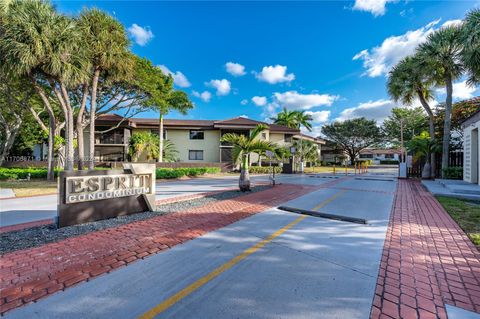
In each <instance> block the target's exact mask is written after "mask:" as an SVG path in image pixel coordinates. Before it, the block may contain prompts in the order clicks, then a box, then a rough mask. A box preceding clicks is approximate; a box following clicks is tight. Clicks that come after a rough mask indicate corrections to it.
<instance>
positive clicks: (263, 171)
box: [248, 166, 282, 174]
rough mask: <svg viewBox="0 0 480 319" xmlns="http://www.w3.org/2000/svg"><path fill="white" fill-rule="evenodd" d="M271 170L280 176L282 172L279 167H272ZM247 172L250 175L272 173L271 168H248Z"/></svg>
mask: <svg viewBox="0 0 480 319" xmlns="http://www.w3.org/2000/svg"><path fill="white" fill-rule="evenodd" d="M273 169H275V173H276V174H280V173H281V172H282V168H281V167H279V166H274V167H273ZM248 171H249V172H250V173H251V174H270V173H272V167H269V166H250V167H249V168H248Z"/></svg>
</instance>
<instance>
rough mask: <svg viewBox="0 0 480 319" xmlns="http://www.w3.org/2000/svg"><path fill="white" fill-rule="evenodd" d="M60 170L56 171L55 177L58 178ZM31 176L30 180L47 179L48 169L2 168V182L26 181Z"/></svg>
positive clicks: (0, 177) (0, 168)
mask: <svg viewBox="0 0 480 319" xmlns="http://www.w3.org/2000/svg"><path fill="white" fill-rule="evenodd" d="M58 172H59V170H57V169H56V170H55V172H54V173H55V176H58ZM28 174H30V178H47V169H46V168H5V167H0V180H6V179H26V178H28Z"/></svg>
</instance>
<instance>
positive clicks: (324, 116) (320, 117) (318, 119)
mask: <svg viewBox="0 0 480 319" xmlns="http://www.w3.org/2000/svg"><path fill="white" fill-rule="evenodd" d="M305 114H308V115H311V116H312V119H313V123H325V122H327V121H328V118H329V117H330V111H315V112H312V111H307V112H305Z"/></svg>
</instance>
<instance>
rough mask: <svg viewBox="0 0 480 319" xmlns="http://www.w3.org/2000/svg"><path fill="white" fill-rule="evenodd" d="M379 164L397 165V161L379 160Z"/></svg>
mask: <svg viewBox="0 0 480 319" xmlns="http://www.w3.org/2000/svg"><path fill="white" fill-rule="evenodd" d="M380 164H399V162H398V161H397V160H381V161H380Z"/></svg>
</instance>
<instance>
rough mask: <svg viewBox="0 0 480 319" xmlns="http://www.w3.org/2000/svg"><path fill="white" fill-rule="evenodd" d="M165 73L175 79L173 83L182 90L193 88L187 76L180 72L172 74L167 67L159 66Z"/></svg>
mask: <svg viewBox="0 0 480 319" xmlns="http://www.w3.org/2000/svg"><path fill="white" fill-rule="evenodd" d="M158 67H159V68H160V70H162V72H163V73H165V74H169V75H171V76H172V77H173V83H174V84H175V85H177V86H179V87H181V88H188V87H190V86H191V84H190V81H188V79H187V77H186V76H185V74H183V73H182V72H180V71H176V72H172V71H171V70H170V69H169V68H167V66H165V65H163V64H162V65H159V66H158Z"/></svg>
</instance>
